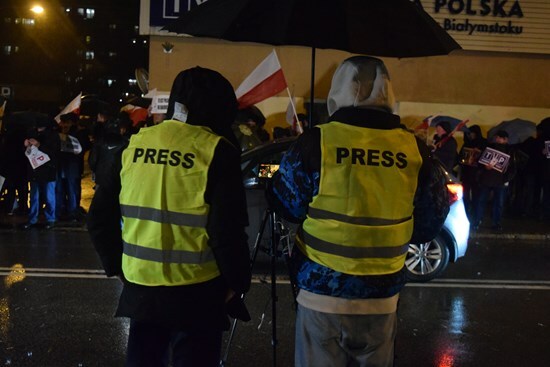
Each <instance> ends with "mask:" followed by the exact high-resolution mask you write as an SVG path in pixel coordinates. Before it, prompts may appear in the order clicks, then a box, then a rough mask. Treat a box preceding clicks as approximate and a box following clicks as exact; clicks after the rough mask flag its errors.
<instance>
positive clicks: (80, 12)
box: [77, 8, 84, 16]
mask: <svg viewBox="0 0 550 367" xmlns="http://www.w3.org/2000/svg"><path fill="white" fill-rule="evenodd" d="M77 12H78V14H80V15H82V16H84V8H78V10H77Z"/></svg>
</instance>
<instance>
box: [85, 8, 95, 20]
mask: <svg viewBox="0 0 550 367" xmlns="http://www.w3.org/2000/svg"><path fill="white" fill-rule="evenodd" d="M94 15H95V9H86V19H92V18H93V17H94Z"/></svg>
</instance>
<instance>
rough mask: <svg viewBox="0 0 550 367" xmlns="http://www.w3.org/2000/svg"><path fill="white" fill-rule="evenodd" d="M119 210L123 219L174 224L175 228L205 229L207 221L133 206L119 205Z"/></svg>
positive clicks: (200, 216)
mask: <svg viewBox="0 0 550 367" xmlns="http://www.w3.org/2000/svg"><path fill="white" fill-rule="evenodd" d="M120 209H121V213H122V216H124V217H128V218H137V219H142V220H150V221H153V222H158V223H167V224H174V225H177V226H188V227H206V223H207V219H208V218H207V216H206V215H196V214H186V213H176V212H171V211H168V210H159V209H153V208H145V207H139V206H135V205H121V206H120Z"/></svg>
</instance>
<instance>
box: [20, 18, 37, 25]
mask: <svg viewBox="0 0 550 367" xmlns="http://www.w3.org/2000/svg"><path fill="white" fill-rule="evenodd" d="M21 22H22V23H23V25H34V24H35V21H34V19H32V18H23V19H21Z"/></svg>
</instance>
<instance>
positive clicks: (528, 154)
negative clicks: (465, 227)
mask: <svg viewBox="0 0 550 367" xmlns="http://www.w3.org/2000/svg"><path fill="white" fill-rule="evenodd" d="M512 138H513V137H512V136H510V135H509V133H508V132H507V131H505V130H499V131H496V132H495V133H494V134H493V135H492V136H491V137H490V138H485V137H484V136H483V133H482V130H481V128H480V127H479V126H478V125H472V126H469V127H468V129H467V130H466V131H465V132H464V143H463V145H462V147H461V148H460V150H458V151H457V144H456V141H455V139H454V138H453V137H452V129H450V126H449V123H448V122H445V121H443V122H442V123H440V124H438V127H437V128H436V135H435V139H434V145H433V155H434V156H435V157H436V158H438V159H440V160H441V161H442V163H443V165H444V166H445V168H446V169H447V170H448V171H450V172H453V173H454V174H455V175H456V176H457V177H458V178H459V179H460V181H461V182H462V185H463V189H464V205H465V208H466V212H467V214H468V217H469V219H470V223H471V224H472V229H473V230H477V229H478V228H479V227H480V225H482V226H486V227H491V228H492V229H494V230H497V231H500V230H502V229H503V228H502V217H503V215H507V216H514V215H515V216H519V217H522V218H531V219H534V220H548V219H550V159H549V157H550V155H549V153H548V146H547V145H546V144H547V143H545V142H549V141H550V118H545V119H543V120H542V121H541V122H540V123H539V124H538V125H537V127H536V135H534V136H531V137H529V138H527V139H526V140H524V141H521V142H519V143H517V144H509V140H510V141H511V140H513V139H512ZM441 142H443V144H442V143H441ZM486 148H491V149H494V150H497V151H498V152H502V153H504V154H505V155H507V156H509V161H508V163H507V164H506V165H505V167H504V170H500V169H495V167H494V166H493V165H492V164H480V163H479V158H480V156H481V155H482V154H483V152H484V151H485V149H486ZM497 168H498V167H497ZM488 203H490V208H488V207H487V204H488Z"/></svg>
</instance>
